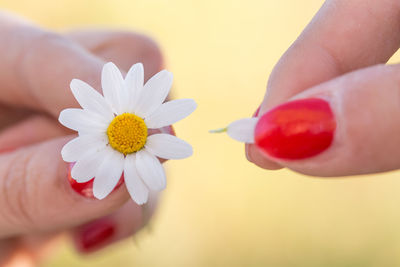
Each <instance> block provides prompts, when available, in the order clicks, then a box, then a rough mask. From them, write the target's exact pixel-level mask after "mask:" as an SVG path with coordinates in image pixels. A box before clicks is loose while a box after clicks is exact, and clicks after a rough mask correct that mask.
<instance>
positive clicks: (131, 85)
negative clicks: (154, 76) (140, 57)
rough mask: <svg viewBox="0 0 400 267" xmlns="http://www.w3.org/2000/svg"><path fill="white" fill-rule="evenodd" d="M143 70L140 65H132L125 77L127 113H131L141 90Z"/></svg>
mask: <svg viewBox="0 0 400 267" xmlns="http://www.w3.org/2000/svg"><path fill="white" fill-rule="evenodd" d="M143 83H144V69H143V64H142V63H137V64H135V65H133V66H132V67H131V68H130V69H129V71H128V73H127V74H126V77H125V87H126V89H127V90H128V91H129V99H128V100H129V102H128V108H127V112H129V113H133V112H134V110H135V109H134V108H135V106H136V103H137V101H138V98H139V95H140V93H141V91H142V90H143Z"/></svg>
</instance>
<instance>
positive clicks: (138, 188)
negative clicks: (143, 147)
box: [124, 154, 149, 205]
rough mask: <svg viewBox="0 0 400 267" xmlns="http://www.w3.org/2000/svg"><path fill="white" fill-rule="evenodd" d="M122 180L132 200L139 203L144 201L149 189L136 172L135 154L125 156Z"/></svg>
mask: <svg viewBox="0 0 400 267" xmlns="http://www.w3.org/2000/svg"><path fill="white" fill-rule="evenodd" d="M124 180H125V185H126V188H127V189H128V192H129V194H130V195H131V198H132V199H133V201H135V202H136V203H137V204H139V205H142V204H144V203H146V202H147V198H148V197H149V189H148V188H147V186H146V185H145V184H144V182H143V181H142V179H141V178H140V176H139V173H138V172H137V169H136V155H135V154H130V155H128V156H126V158H125V165H124Z"/></svg>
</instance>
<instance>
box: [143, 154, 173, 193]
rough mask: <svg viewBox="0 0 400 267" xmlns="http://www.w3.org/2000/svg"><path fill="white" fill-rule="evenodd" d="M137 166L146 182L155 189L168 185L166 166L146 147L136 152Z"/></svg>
mask: <svg viewBox="0 0 400 267" xmlns="http://www.w3.org/2000/svg"><path fill="white" fill-rule="evenodd" d="M136 168H137V171H138V173H139V175H140V177H141V178H142V179H143V181H144V182H145V184H146V185H147V186H148V187H149V188H150V189H151V190H155V191H161V190H163V189H164V188H165V186H166V177H165V172H164V168H163V167H162V165H161V163H160V161H159V160H158V159H157V158H156V157H155V156H153V155H152V154H150V153H149V152H147V151H146V150H145V149H142V150H140V151H139V152H137V153H136Z"/></svg>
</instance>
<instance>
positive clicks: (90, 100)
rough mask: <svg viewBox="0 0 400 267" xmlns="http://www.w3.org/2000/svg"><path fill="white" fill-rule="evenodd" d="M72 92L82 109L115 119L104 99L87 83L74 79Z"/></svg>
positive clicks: (71, 85)
mask: <svg viewBox="0 0 400 267" xmlns="http://www.w3.org/2000/svg"><path fill="white" fill-rule="evenodd" d="M70 87H71V91H72V93H73V95H74V96H75V98H76V100H77V101H78V102H79V104H80V105H81V107H82V108H84V109H88V110H90V111H92V112H95V113H98V114H100V115H102V116H104V117H106V118H107V119H111V120H112V119H113V112H112V109H111V107H110V105H109V104H108V103H107V101H106V100H105V99H104V97H103V96H102V95H101V94H100V93H99V92H97V91H96V90H95V89H93V88H92V87H91V86H90V85H88V84H87V83H85V82H83V81H81V80H78V79H73V80H72V81H71V84H70Z"/></svg>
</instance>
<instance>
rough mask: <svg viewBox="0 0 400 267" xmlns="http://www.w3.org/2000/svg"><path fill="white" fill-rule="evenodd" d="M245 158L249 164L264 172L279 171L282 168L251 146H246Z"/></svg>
mask: <svg viewBox="0 0 400 267" xmlns="http://www.w3.org/2000/svg"><path fill="white" fill-rule="evenodd" d="M246 157H247V160H248V161H250V162H251V163H254V164H255V165H257V166H258V167H260V168H263V169H266V170H279V169H282V166H281V165H279V164H278V163H276V162H273V161H271V160H270V159H268V158H267V157H266V156H265V155H263V154H262V153H261V152H260V151H259V150H258V148H257V147H256V146H255V145H253V144H247V145H246Z"/></svg>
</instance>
